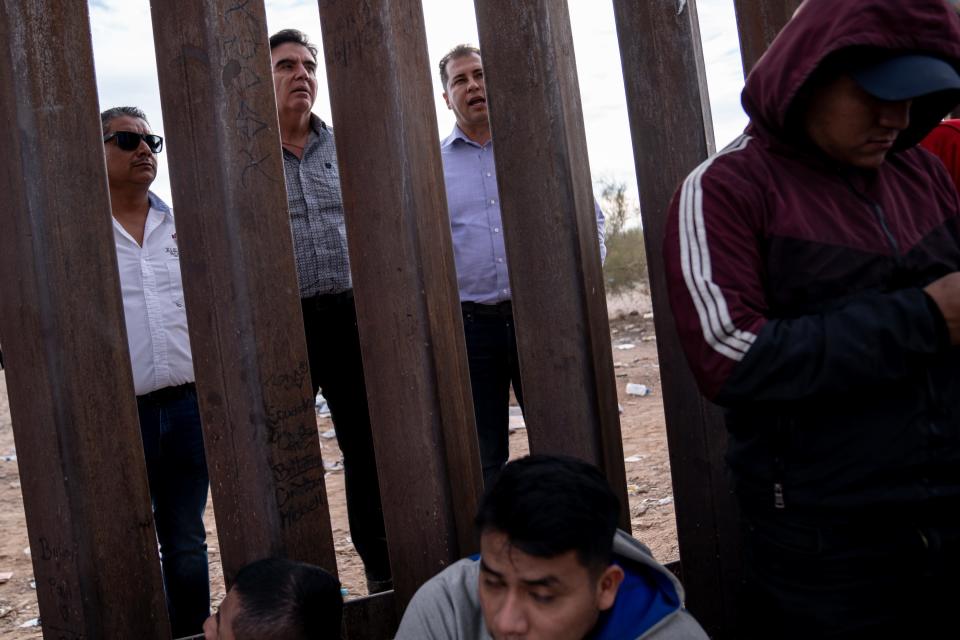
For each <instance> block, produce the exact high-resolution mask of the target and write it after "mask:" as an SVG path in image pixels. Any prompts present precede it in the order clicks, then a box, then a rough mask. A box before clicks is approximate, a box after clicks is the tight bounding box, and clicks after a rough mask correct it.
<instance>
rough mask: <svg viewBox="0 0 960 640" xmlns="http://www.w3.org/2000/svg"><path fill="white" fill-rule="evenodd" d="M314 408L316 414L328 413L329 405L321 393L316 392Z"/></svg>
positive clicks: (327, 414)
mask: <svg viewBox="0 0 960 640" xmlns="http://www.w3.org/2000/svg"><path fill="white" fill-rule="evenodd" d="M316 409H317V415H318V416H329V415H330V407H328V406H327V399H326V398H324V397H323V394H322V393H318V394H317V398H316Z"/></svg>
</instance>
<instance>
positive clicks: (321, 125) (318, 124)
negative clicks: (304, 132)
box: [310, 112, 330, 135]
mask: <svg viewBox="0 0 960 640" xmlns="http://www.w3.org/2000/svg"><path fill="white" fill-rule="evenodd" d="M310 128H311V129H313V130H314V132H316V134H317V135H320V132H321V131H329V130H330V127H328V126H327V123H326V122H324V121H323V120H321V119H320V116H318V115H317V114H315V113H312V112H311V113H310Z"/></svg>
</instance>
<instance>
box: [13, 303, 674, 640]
mask: <svg viewBox="0 0 960 640" xmlns="http://www.w3.org/2000/svg"><path fill="white" fill-rule="evenodd" d="M608 308H609V312H610V318H611V319H610V327H611V341H612V344H613V359H614V363H615V364H614V366H615V372H616V376H617V389H618V395H619V400H620V405H621V407H622V413H621V415H620V424H621V429H622V432H623V451H624V458H625V465H626V470H627V483H628V490H629V495H630V515H631V522H632V525H633V534H634V536H636V537H637V538H638V539H640V540H641V541H643V542H644V543H646V544H647V545H648V546H650V548H651V550H652V551H653V553H654V555H655V556H656V558H657V559H658V560H660V561H661V562H669V561H672V560H676V559H677V558H678V552H677V533H676V523H675V520H674V511H673V491H672V488H671V481H670V463H669V459H668V456H667V441H666V433H665V431H664V421H663V405H662V402H661V397H660V373H659V369H658V366H657V352H656V345H655V342H654V333H653V320H652V314H651V313H650V302H649V298H648V297H647V296H645V295H642V294H638V293H634V294H631V295H626V296H621V297H618V298H611V299H610V300H609V301H608ZM628 384H632V385H644V386H646V387H647V388H648V389H649V390H650V393H649V395H644V396H641V395H630V394H628V393H627V385H628ZM634 391H636V389H634ZM511 425H512V426H511V429H512V431H511V434H510V443H511V447H510V449H511V457H518V456H522V455H524V454H525V453H527V438H526V431H525V430H524V429H523V428H522V426H521V425H522V418H520V417H519V416H517V417H515V418H513V419H512V423H511ZM318 427H319V430H320V433H321V434H325V432H328V431H330V430H332V428H333V425H332V423H331V422H330V419H329V418H328V417H320V418H318ZM514 427H520V428H514ZM326 435H329V434H326ZM321 442H322V445H323V449H324V453H323V456H324V460H325V462H326V463H327V464H328V465H330V464H331V463H333V465H332V467H337V466H339V465H336V461H338V459H339V455H340V452H339V449H338V448H337V444H336V439H335V438H327V437H321ZM326 483H327V491H328V494H329V502H330V509H331V519H332V521H333V527H334V540H335V544H336V550H337V565H338V569H339V572H340V579H341V581H342V582H343V586H344V587H345V588H346V589H347V590H348V596H347V597H348V598H352V597H358V596H361V595H365V594H366V585H365V583H364V579H363V568H362V565H361V563H360V560H359V558H358V557H357V555H356V553H355V552H354V550H353V546H352V543H351V542H350V534H349V530H348V527H347V515H346V508H345V505H344V497H343V471H342V470H341V469H336V468H331V469H330V470H329V471H328V472H327V477H326ZM205 519H206V523H207V534H208V545H209V555H210V578H211V600H212V602H213V604H214V606H216V605H217V604H218V603H219V602H220V600H222V598H223V595H224V590H223V575H222V573H221V570H220V549H219V545H218V544H217V532H216V526H215V524H214V518H213V507H212V503H210V504H208V507H207V512H206V516H205ZM7 573H11V574H12V575H11V576H10V577H7V578H5V574H7ZM38 616H39V613H38V608H37V597H36V591H35V589H34V586H33V567H32V565H31V560H30V547H29V543H28V540H27V530H26V524H25V520H24V514H23V499H22V497H21V493H20V477H19V474H18V469H17V461H16V450H15V448H14V442H13V431H12V427H11V424H10V411H9V406H8V403H7V389H6V382H5V380H4V378H3V373H2V372H0V637H2V638H5V639H9V640H26V639H28V638H30V639H33V638H41V637H42V634H41V631H40V628H39V627H38V626H36V625H37V622H36V621H37V618H38Z"/></svg>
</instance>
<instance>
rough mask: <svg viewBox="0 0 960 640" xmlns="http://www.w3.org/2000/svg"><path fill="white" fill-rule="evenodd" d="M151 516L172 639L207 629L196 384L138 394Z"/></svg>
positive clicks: (203, 479) (203, 476)
mask: <svg viewBox="0 0 960 640" xmlns="http://www.w3.org/2000/svg"><path fill="white" fill-rule="evenodd" d="M137 409H138V410H139V413H140V435H141V437H142V438H143V453H144V456H145V458H146V462H147V477H148V479H149V481H150V498H151V500H152V501H153V518H154V521H155V523H156V527H157V539H158V541H159V542H160V565H161V567H162V568H163V586H164V590H165V591H166V595H167V611H168V612H169V614H170V626H171V630H172V632H173V637H174V638H178V637H182V636H188V635H193V634H199V633H202V632H203V628H202V627H203V621H204V620H205V619H206V618H207V616H209V615H210V580H209V575H208V568H207V544H206V539H207V533H206V529H205V528H204V526H203V511H204V508H205V507H206V505H207V489H208V486H209V480H208V477H207V461H206V458H205V456H204V452H203V432H202V431H201V429H200V411H199V409H198V406H197V392H196V389H195V388H194V386H193V385H192V384H189V385H182V386H179V387H168V388H165V389H160V390H158V391H155V392H153V393H150V394H147V395H144V396H138V397H137Z"/></svg>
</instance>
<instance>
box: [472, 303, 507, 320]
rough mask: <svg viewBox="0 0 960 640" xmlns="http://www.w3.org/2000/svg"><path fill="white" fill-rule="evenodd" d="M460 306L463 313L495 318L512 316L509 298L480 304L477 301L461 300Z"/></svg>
mask: <svg viewBox="0 0 960 640" xmlns="http://www.w3.org/2000/svg"><path fill="white" fill-rule="evenodd" d="M460 308H461V309H463V312H464V313H465V314H469V315H472V316H489V317H497V318H512V317H513V305H512V304H511V303H510V301H509V300H506V301H504V302H499V303H497V304H480V303H477V302H461V303H460Z"/></svg>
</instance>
